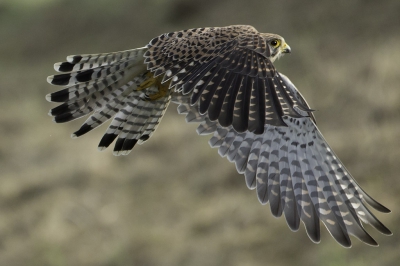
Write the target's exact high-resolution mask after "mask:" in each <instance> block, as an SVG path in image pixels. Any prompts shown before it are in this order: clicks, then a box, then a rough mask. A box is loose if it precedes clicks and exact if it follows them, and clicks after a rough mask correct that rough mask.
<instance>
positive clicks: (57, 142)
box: [0, 0, 400, 266]
mask: <svg viewBox="0 0 400 266" xmlns="http://www.w3.org/2000/svg"><path fill="white" fill-rule="evenodd" d="M231 24H250V25H253V26H254V27H256V28H257V29H258V30H259V31H260V32H273V33H277V34H280V35H282V36H283V37H284V38H285V39H286V41H287V42H288V44H289V45H290V46H291V48H292V54H291V55H287V56H285V57H284V58H283V59H281V60H279V61H278V62H277V63H276V67H277V68H278V70H279V71H281V72H283V73H284V74H286V75H287V76H289V78H290V79H291V80H292V81H293V83H294V84H296V86H297V87H298V88H299V89H300V90H301V92H302V93H303V95H304V96H305V97H306V99H307V100H308V102H309V103H310V104H311V106H312V107H313V108H314V109H316V110H318V111H317V112H316V113H315V114H316V117H317V121H318V125H319V127H320V129H321V131H322V132H323V133H324V135H325V137H326V138H327V140H328V141H329V143H330V144H331V146H332V147H333V148H334V149H335V151H336V152H337V153H338V155H339V156H340V158H341V159H342V161H343V162H344V163H345V164H346V166H347V168H348V169H350V171H351V172H352V174H353V175H354V176H355V177H356V179H357V181H358V182H359V183H360V184H361V186H362V187H363V188H364V189H365V190H366V191H367V192H368V193H369V194H371V195H372V196H373V197H374V198H376V199H377V200H378V201H380V202H382V203H383V204H384V205H386V206H387V207H388V208H390V209H391V210H392V211H393V213H391V214H379V213H378V214H377V216H378V218H380V219H381V220H382V222H384V223H385V224H386V225H387V226H388V227H389V228H390V229H391V230H392V231H393V232H394V236H391V237H386V236H384V235H381V234H379V233H378V232H376V231H375V230H373V229H372V228H371V227H370V226H366V228H367V230H368V231H369V232H371V234H372V236H373V237H374V238H375V239H376V240H377V241H378V242H379V243H380V247H379V248H372V247H369V246H367V245H364V244H361V243H360V242H359V241H358V240H356V239H354V238H352V239H353V248H351V249H344V248H342V247H341V246H339V245H338V244H337V243H336V242H335V241H334V240H333V239H332V238H331V237H330V236H329V234H328V233H327V231H326V229H325V228H322V243H320V244H319V245H316V244H313V243H312V242H311V241H310V240H309V239H308V237H307V235H306V233H305V230H304V227H303V225H302V226H301V229H300V230H299V232H297V233H292V232H291V231H290V230H289V229H288V227H287V225H286V223H285V220H284V218H280V219H276V218H274V217H272V215H271V214H270V211H269V206H268V205H267V206H262V205H260V204H259V202H258V200H257V197H256V194H255V192H254V191H249V190H248V189H247V188H246V185H245V182H244V178H243V176H241V175H239V174H237V173H236V171H235V167H234V165H230V164H229V162H228V161H227V160H226V159H224V158H220V157H219V155H218V153H217V150H213V149H210V148H209V146H208V144H207V140H208V137H199V136H197V134H196V132H195V128H196V125H193V124H190V125H186V124H185V122H184V117H183V116H179V115H178V114H177V113H176V106H175V105H171V107H170V108H169V110H168V112H167V116H166V117H165V118H164V120H163V122H162V123H161V125H160V127H159V129H158V130H157V132H156V134H155V135H154V136H153V137H152V138H151V140H150V141H148V142H147V143H146V144H145V145H143V146H137V147H135V148H134V151H133V152H132V153H131V154H130V155H129V156H126V157H114V156H113V155H112V152H111V150H110V149H109V150H106V151H105V152H98V151H97V148H96V147H97V143H98V141H99V140H100V138H101V136H102V134H103V132H104V131H105V129H106V126H103V127H101V128H100V129H98V130H95V131H94V132H91V133H90V134H88V135H86V136H83V137H81V138H79V139H77V140H72V139H71V138H70V134H71V133H72V132H73V131H74V130H76V129H78V128H79V126H80V124H81V123H82V122H83V120H79V121H74V122H71V123H68V124H61V125H56V124H55V123H53V122H52V121H51V118H50V117H48V116H47V112H48V109H50V108H51V107H54V105H53V104H50V103H48V102H46V101H45V99H44V96H45V94H47V93H50V92H52V91H54V90H55V89H56V88H55V87H52V86H50V85H48V84H47V83H46V77H47V76H48V75H51V74H54V70H53V67H52V66H53V63H55V62H59V61H63V60H64V59H65V57H66V56H67V55H70V54H79V53H98V52H110V51H118V50H125V49H130V48H135V47H142V46H144V45H145V44H146V43H147V42H148V41H149V40H150V39H151V38H153V37H155V36H157V35H159V34H161V33H164V32H170V31H175V30H180V29H186V28H194V27H205V26H226V25H231ZM399 26H400V1H397V0H393V1H373V0H369V1H367V0H364V1H361V0H358V1H357V0H354V1H347V0H341V1H329V2H328V1H324V2H323V4H322V1H295V0H293V1H279V0H274V1H256V0H247V1H231V0H222V1H216V0H202V1H183V0H171V1H162V0H146V1H132V0H113V1H105V0H97V1H88V0H87V1H84V0H64V1H62V0H40V1H39V0H18V1H15V0H1V2H0V36H1V39H0V70H1V76H0V93H1V97H0V103H1V110H2V111H1V114H0V131H1V140H0V158H1V160H0V169H1V178H0V265H56V266H58V265H60V266H61V265H104V266H111V265H249V266H250V265H293V264H295V265H327V266H330V265H398V264H399V261H400V253H399V250H400V238H399V235H400V233H399V230H398V224H399V223H400V212H399V210H398V206H399V205H400V196H399V193H400V182H399V175H398V173H399V172H400V161H399V157H400V145H399V136H400V123H399V121H400V120H399V119H400V92H399V83H400V75H399V69H400V68H399V65H400V63H399V62H400V49H399V47H400V34H399V33H400V31H399V30H400V27H399Z"/></svg>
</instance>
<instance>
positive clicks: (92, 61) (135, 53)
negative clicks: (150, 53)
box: [54, 47, 146, 72]
mask: <svg viewBox="0 0 400 266" xmlns="http://www.w3.org/2000/svg"><path fill="white" fill-rule="evenodd" d="M145 51H146V48H145V47H143V48H137V49H131V50H126V51H120V52H113V53H100V54H81V55H69V56H67V62H61V63H56V64H55V65H54V69H55V70H56V71H60V72H71V71H78V70H85V69H91V68H96V67H101V66H107V65H112V64H114V63H115V62H120V61H127V60H132V59H135V58H138V59H139V60H143V59H142V58H143V54H144V53H145Z"/></svg>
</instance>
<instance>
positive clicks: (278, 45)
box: [265, 34, 291, 62]
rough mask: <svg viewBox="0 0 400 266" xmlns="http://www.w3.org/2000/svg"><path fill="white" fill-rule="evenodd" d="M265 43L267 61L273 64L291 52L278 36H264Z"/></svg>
mask: <svg viewBox="0 0 400 266" xmlns="http://www.w3.org/2000/svg"><path fill="white" fill-rule="evenodd" d="M265 41H266V43H267V45H268V47H269V51H270V56H269V59H270V60H271V62H274V61H275V60H276V59H279V58H280V57H281V56H283V55H284V54H288V53H290V52H291V49H290V46H289V45H288V44H287V43H286V42H285V39H283V38H282V37H281V36H279V35H276V34H268V35H267V36H265Z"/></svg>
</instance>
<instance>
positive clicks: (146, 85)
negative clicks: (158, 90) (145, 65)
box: [137, 72, 157, 91]
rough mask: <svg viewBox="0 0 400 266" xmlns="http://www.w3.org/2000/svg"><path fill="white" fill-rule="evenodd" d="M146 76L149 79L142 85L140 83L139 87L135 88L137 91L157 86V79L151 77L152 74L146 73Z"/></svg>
mask: <svg viewBox="0 0 400 266" xmlns="http://www.w3.org/2000/svg"><path fill="white" fill-rule="evenodd" d="M146 76H147V77H149V78H148V79H146V80H145V81H143V82H142V83H140V85H139V86H138V88H137V90H138V91H141V90H144V89H147V88H150V87H151V86H153V85H155V84H157V78H155V77H154V76H153V73H151V72H147V73H146Z"/></svg>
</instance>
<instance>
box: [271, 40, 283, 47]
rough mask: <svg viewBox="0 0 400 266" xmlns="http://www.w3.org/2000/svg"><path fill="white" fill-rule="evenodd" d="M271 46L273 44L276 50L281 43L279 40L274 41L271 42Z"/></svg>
mask: <svg viewBox="0 0 400 266" xmlns="http://www.w3.org/2000/svg"><path fill="white" fill-rule="evenodd" d="M269 44H271V46H272V47H274V48H276V47H278V46H279V45H280V44H281V42H280V41H279V40H272V41H270V42H269Z"/></svg>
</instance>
